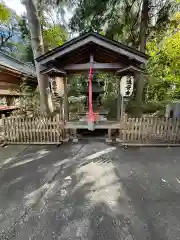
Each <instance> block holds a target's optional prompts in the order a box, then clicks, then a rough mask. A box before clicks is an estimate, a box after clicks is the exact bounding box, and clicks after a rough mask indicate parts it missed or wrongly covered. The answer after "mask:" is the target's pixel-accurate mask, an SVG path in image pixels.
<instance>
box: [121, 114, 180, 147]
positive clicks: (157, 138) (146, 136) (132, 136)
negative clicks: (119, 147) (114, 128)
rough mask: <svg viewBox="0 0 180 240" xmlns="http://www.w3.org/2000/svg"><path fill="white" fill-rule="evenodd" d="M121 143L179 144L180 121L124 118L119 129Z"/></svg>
mask: <svg viewBox="0 0 180 240" xmlns="http://www.w3.org/2000/svg"><path fill="white" fill-rule="evenodd" d="M120 138H121V139H122V141H123V142H135V143H136V142H137V143H144V144H146V143H179V142H180V119H171V118H157V117H144V118H128V119H127V118H125V120H124V121H122V124H121V127H120Z"/></svg>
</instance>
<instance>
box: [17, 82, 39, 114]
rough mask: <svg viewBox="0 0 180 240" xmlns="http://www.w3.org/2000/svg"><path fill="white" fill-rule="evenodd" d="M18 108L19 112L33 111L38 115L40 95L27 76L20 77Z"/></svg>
mask: <svg viewBox="0 0 180 240" xmlns="http://www.w3.org/2000/svg"><path fill="white" fill-rule="evenodd" d="M20 93H21V97H20V109H19V110H18V113H19V114H28V113H33V115H36V114H37V115H38V114H39V113H40V107H39V106H40V96H39V92H38V91H37V90H36V86H35V85H33V84H32V82H31V79H29V78H28V77H25V78H22V82H21V85H20Z"/></svg>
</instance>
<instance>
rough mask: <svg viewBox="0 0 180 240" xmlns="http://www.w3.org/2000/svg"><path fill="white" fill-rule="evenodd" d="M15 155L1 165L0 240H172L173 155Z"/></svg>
mask: <svg viewBox="0 0 180 240" xmlns="http://www.w3.org/2000/svg"><path fill="white" fill-rule="evenodd" d="M7 149H8V148H7ZM7 149H6V150H3V149H1V156H5V155H3V151H7ZM22 150H23V151H22V153H16V154H15V156H17V157H15V158H9V157H8V161H5V160H6V159H4V158H3V161H2V163H1V170H0V239H3V240H4V239H8V240H9V239H18V240H25V239H33V240H35V239H37V240H39V239H44V240H50V239H57V240H58V239H60V240H65V239H66V240H67V239H72V240H76V239H82V240H102V239H103V240H121V239H122V240H132V239H137V240H144V239H145V240H146V239H152V240H155V239H157V240H161V239H162V240H169V239H172V240H175V239H180V157H179V156H180V148H129V149H121V148H119V147H118V146H110V145H107V144H105V143H103V142H96V141H94V142H92V141H91V142H83V143H79V144H75V145H72V144H66V145H63V146H60V147H58V148H57V147H56V146H33V147H31V146H29V147H28V148H22ZM6 154H7V153H6ZM6 156H7V155H6ZM3 163H4V165H3Z"/></svg>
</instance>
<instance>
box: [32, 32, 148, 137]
mask: <svg viewBox="0 0 180 240" xmlns="http://www.w3.org/2000/svg"><path fill="white" fill-rule="evenodd" d="M36 61H37V62H38V63H39V65H40V70H41V74H46V75H48V76H51V77H60V79H63V80H62V81H63V84H61V86H63V88H64V89H63V91H62V92H63V93H64V96H63V102H64V104H63V106H64V107H63V108H64V111H63V112H64V115H63V120H64V128H65V129H71V130H72V129H74V132H76V130H77V129H89V122H91V123H92V126H91V127H92V128H91V130H94V129H108V130H110V131H108V132H109V135H110V132H111V129H116V128H118V127H117V126H118V124H119V117H120V114H119V113H120V110H119V109H120V91H118V92H119V93H118V100H117V101H118V104H117V121H108V120H107V119H106V117H104V116H105V115H106V114H105V113H101V111H98V105H99V106H100V105H101V104H100V103H101V97H100V94H101V93H103V91H104V90H103V83H100V82H98V83H97V79H95V74H93V73H94V72H98V71H101V72H102V71H105V72H113V73H115V74H116V75H118V76H119V80H120V79H121V77H122V76H123V75H127V74H129V75H134V74H136V73H137V72H141V71H142V69H141V67H142V65H143V64H145V63H146V61H147V55H145V54H144V53H141V52H139V51H138V50H136V49H134V48H131V47H128V46H126V45H123V44H121V43H119V42H116V41H112V40H109V39H108V38H106V37H104V36H102V35H99V34H97V33H94V32H89V33H86V34H84V35H82V36H79V37H77V38H75V39H72V40H71V41H69V42H67V43H65V44H63V45H62V46H60V47H57V48H55V49H53V50H51V51H49V52H47V53H46V54H44V55H42V56H40V57H39V58H37V59H36ZM83 72H87V73H89V86H88V85H86V84H85V85H84V90H83V94H84V95H86V96H87V99H88V100H89V101H88V102H86V105H87V107H88V108H89V109H87V111H86V112H85V113H84V115H85V116H86V117H87V118H83V119H84V120H82V117H81V118H80V119H79V121H69V112H68V93H67V89H68V85H69V84H70V82H69V79H68V77H69V76H70V75H71V74H75V73H83ZM119 88H120V86H119ZM95 105H96V106H95ZM101 114H102V116H103V118H101V117H100V116H101ZM95 115H96V116H95ZM97 115H98V116H97ZM91 120H92V121H91Z"/></svg>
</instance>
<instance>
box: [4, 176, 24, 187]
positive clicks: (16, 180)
mask: <svg viewBox="0 0 180 240" xmlns="http://www.w3.org/2000/svg"><path fill="white" fill-rule="evenodd" d="M22 179H23V176H21V177H17V178H15V179H13V180H12V181H10V182H9V183H8V184H6V185H4V186H3V187H10V186H12V185H13V184H16V183H18V182H20V181H21V180H22Z"/></svg>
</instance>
